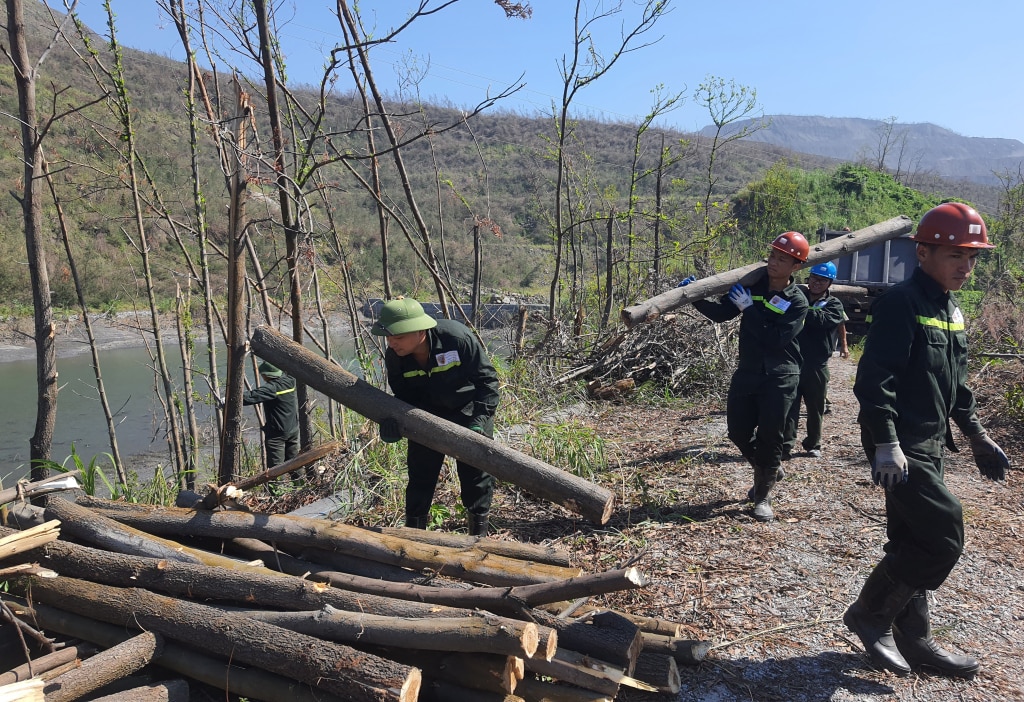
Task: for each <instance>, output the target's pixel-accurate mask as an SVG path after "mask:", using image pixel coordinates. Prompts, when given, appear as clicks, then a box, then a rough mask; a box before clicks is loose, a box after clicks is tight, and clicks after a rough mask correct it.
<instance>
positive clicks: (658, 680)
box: [633, 651, 680, 695]
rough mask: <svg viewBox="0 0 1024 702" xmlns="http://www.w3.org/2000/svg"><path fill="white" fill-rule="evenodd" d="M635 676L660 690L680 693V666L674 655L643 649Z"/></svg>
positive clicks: (672, 693) (637, 662)
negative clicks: (649, 651)
mask: <svg viewBox="0 0 1024 702" xmlns="http://www.w3.org/2000/svg"><path fill="white" fill-rule="evenodd" d="M633 677H634V678H636V679H637V680H640V681H642V682H645V683H647V684H648V685H652V686H653V687H655V688H657V690H658V692H666V693H669V694H671V695H675V694H678V693H679V684H680V683H679V667H678V666H677V665H676V660H675V658H673V657H672V656H666V655H664V654H662V653H648V652H647V651H642V652H641V653H640V656H639V657H638V658H637V660H636V668H635V669H634V671H633Z"/></svg>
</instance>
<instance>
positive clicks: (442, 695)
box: [420, 677, 526, 702]
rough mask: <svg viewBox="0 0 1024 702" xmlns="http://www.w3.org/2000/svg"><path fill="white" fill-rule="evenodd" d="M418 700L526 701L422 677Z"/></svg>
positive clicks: (423, 701)
mask: <svg viewBox="0 0 1024 702" xmlns="http://www.w3.org/2000/svg"><path fill="white" fill-rule="evenodd" d="M420 702H526V700H524V699H523V698H522V697H520V696H519V695H508V694H505V693H504V692H484V691H483V690H474V689H472V688H469V687H463V686H462V685H456V684H455V683H452V682H448V681H447V680H432V679H430V678H427V677H424V678H423V687H421V688H420Z"/></svg>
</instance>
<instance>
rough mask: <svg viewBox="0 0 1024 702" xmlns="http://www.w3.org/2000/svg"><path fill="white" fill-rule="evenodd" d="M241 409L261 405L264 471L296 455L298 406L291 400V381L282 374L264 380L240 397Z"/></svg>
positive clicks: (293, 381) (292, 398)
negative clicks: (264, 448) (264, 456)
mask: <svg viewBox="0 0 1024 702" xmlns="http://www.w3.org/2000/svg"><path fill="white" fill-rule="evenodd" d="M242 404H243V405H258V404H262V405H263V413H264V421H263V445H264V446H265V447H266V451H267V468H268V469H270V468H273V467H274V466H276V465H279V464H281V463H284V462H285V461H287V460H288V459H290V458H295V457H296V456H297V455H298V454H299V404H298V401H297V400H296V397H295V378H293V377H291V376H290V375H288V374H287V373H284V372H282V373H281V375H280V376H278V377H276V378H268V377H266V376H264V378H263V383H262V384H261V385H260V386H259V387H258V388H256V389H255V390H247V391H246V392H245V394H243V395H242Z"/></svg>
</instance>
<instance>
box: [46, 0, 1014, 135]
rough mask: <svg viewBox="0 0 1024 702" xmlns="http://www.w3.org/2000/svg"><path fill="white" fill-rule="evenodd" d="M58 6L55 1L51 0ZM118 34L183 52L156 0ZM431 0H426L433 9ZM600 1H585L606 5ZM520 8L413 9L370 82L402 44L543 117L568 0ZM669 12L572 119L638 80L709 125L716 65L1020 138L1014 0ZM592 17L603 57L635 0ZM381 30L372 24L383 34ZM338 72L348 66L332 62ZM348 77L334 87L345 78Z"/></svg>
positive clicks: (307, 50)
mask: <svg viewBox="0 0 1024 702" xmlns="http://www.w3.org/2000/svg"><path fill="white" fill-rule="evenodd" d="M49 2H50V3H51V4H55V3H56V0H49ZM111 3H112V7H113V9H114V12H115V14H116V15H117V21H118V28H119V29H118V31H119V38H120V40H121V42H122V43H124V44H125V45H128V46H132V47H135V48H140V49H145V50H148V51H154V52H157V53H161V54H165V55H170V56H176V57H178V56H180V55H181V52H180V49H179V48H178V41H177V35H176V33H175V31H174V29H173V26H171V25H170V23H169V22H168V21H167V20H166V18H165V17H163V16H162V14H161V11H160V10H159V8H158V7H157V3H156V1H155V0H111ZM438 3H439V0H430V5H431V6H436V5H438ZM358 4H359V6H360V7H361V9H362V12H363V15H364V17H365V18H367V20H368V21H372V19H373V17H376V18H377V21H378V24H379V26H380V27H382V28H383V27H386V26H388V25H391V24H394V23H396V22H399V21H401V20H402V19H404V18H405V17H406V16H408V14H409V12H411V11H412V9H414V8H415V7H416V6H417V4H418V2H416V1H414V0H360V2H359V3H358ZM614 4H615V3H613V2H610V1H609V0H604V1H601V0H586V2H584V6H586V7H590V8H601V7H604V8H608V7H610V6H612V5H614ZM532 5H533V17H532V19H529V20H519V19H506V18H505V16H504V13H503V12H502V11H501V9H500V8H499V7H498V6H496V5H494V4H493V2H492V0H460V1H459V2H457V3H456V4H455V5H453V6H452V7H449V8H446V9H445V10H443V11H441V12H439V13H438V14H437V15H435V16H431V17H426V18H422V19H420V20H418V22H417V23H415V24H414V25H412V26H411V27H410V28H409V29H408V30H406V32H404V33H403V34H401V35H399V39H398V43H397V44H396V45H394V46H383V47H380V48H378V49H375V50H374V52H373V53H372V54H371V61H372V62H373V63H372V65H373V66H374V67H375V69H374V70H375V72H376V76H377V79H378V80H379V81H380V82H381V83H382V84H383V85H384V86H387V85H391V86H392V89H393V88H394V85H395V77H396V75H397V68H398V67H399V66H400V65H402V62H403V60H404V59H407V58H409V57H412V58H414V59H415V60H416V62H417V63H419V64H420V65H425V64H426V63H427V62H429V67H430V70H429V75H428V77H427V78H426V79H425V80H424V82H423V83H422V85H421V88H420V93H421V95H422V97H423V98H425V99H427V100H430V101H446V102H450V103H451V104H453V105H455V106H457V107H471V106H473V105H475V104H476V103H477V102H479V101H480V100H482V99H483V98H484V96H485V94H486V93H487V91H488V90H490V91H491V92H492V93H496V92H498V91H500V90H501V89H503V88H504V87H505V86H507V85H508V84H510V83H513V82H515V81H516V80H517V79H518V78H519V77H520V74H523V78H522V80H523V81H525V83H526V88H525V89H523V90H522V91H520V92H519V93H517V94H516V95H515V96H513V97H512V98H510V99H509V100H507V101H505V102H503V103H502V105H503V106H504V107H506V108H508V109H512V110H515V111H517V112H520V113H524V114H531V115H532V114H535V113H544V114H548V113H549V110H550V106H551V104H552V101H553V100H554V101H556V102H557V101H560V99H561V92H562V86H561V77H560V74H559V70H558V67H559V65H560V62H561V59H562V57H563V56H564V55H566V54H568V53H569V52H570V51H571V50H572V39H573V35H574V31H573V9H574V7H575V2H573V1H572V0H532ZM670 5H671V7H672V8H673V9H672V11H671V12H670V13H669V14H668V15H667V16H666V17H665V18H663V19H662V20H661V21H660V22H659V23H658V24H657V25H656V27H655V29H654V30H652V31H651V32H649V33H648V34H647V35H645V38H646V39H647V40H650V41H653V40H655V39H658V38H659V37H661V40H660V41H659V42H658V43H657V44H655V45H653V46H649V47H646V48H644V49H641V50H639V51H637V52H634V53H631V54H627V55H625V56H623V57H622V58H621V59H620V60H619V62H618V63H616V64H615V65H614V66H613V67H612V68H611V70H610V71H609V73H608V74H607V75H605V76H604V77H603V78H602V79H600V80H598V81H596V82H595V83H594V84H593V85H591V86H588V87H587V88H585V89H583V90H582V91H580V92H579V93H578V94H577V97H576V99H575V100H574V103H573V104H574V105H575V109H576V110H577V111H578V113H577V114H579V115H580V116H594V117H603V118H605V119H609V120H628V121H635V120H638V119H639V118H641V117H642V116H643V115H644V114H646V113H647V112H648V111H649V108H650V106H651V104H652V96H651V90H652V89H653V88H654V87H655V86H657V85H659V84H661V85H663V86H664V93H667V94H673V93H678V92H682V93H684V95H685V97H686V100H685V102H684V104H683V106H682V107H681V108H679V109H677V110H676V111H675V112H673V113H672V114H671V115H669V116H667V117H666V119H665V120H663V124H669V125H672V126H676V127H678V128H681V129H685V130H696V129H699V128H701V127H703V126H705V125H707V124H709V123H710V121H711V120H710V118H709V116H708V114H707V112H706V108H704V107H702V106H700V105H697V104H694V103H693V101H692V100H690V97H691V96H692V94H693V91H694V89H695V88H696V87H697V85H698V84H699V83H701V82H702V81H704V80H705V78H706V76H708V75H714V76H718V77H721V78H724V79H726V80H732V81H735V82H736V83H737V84H739V85H743V86H747V87H750V88H753V89H755V90H756V91H757V100H758V104H759V107H760V110H761V111H763V112H764V114H766V115H772V114H789V115H822V116H826V117H863V118H868V119H881V120H884V119H889V118H890V117H895V118H896V119H897V121H898V122H901V123H917V122H931V123H933V124H936V125H938V126H940V127H945V128H947V129H950V130H952V131H954V132H956V133H958V134H961V135H964V136H974V137H1002V138H1010V139H1018V140H1021V141H1024V88H1022V87H1021V68H1022V66H1021V57H1020V46H1021V36H1020V32H1021V27H1024V2H1021V1H1020V0H974V1H973V2H967V3H964V2H952V0H927V1H926V0H861V1H860V2H828V1H827V0H825V1H823V0H813V1H811V0H779V1H776V2H753V1H751V2H742V1H741V2H736V1H735V0H734V1H733V2H708V1H707V0H702V1H700V2H694V1H693V0H670ZM334 6H335V4H334V2H333V1H331V0H285V2H284V3H282V4H281V5H280V9H279V12H278V17H279V21H280V18H285V17H293V19H291V21H290V22H289V23H288V24H287V25H286V26H285V27H284V29H283V30H282V33H281V35H280V37H279V38H280V41H281V44H282V47H283V49H284V51H285V53H286V56H287V58H288V72H289V78H290V81H291V82H292V83H293V84H296V83H310V82H318V78H319V75H320V69H321V66H322V64H323V59H322V56H323V54H324V52H325V51H326V49H327V48H330V47H331V46H333V45H334V44H335V43H336V42H337V43H340V36H341V33H340V31H339V30H338V29H337V27H338V23H337V19H336V18H335V17H334V15H333V8H334ZM622 7H623V12H622V13H621V14H620V15H617V16H616V18H615V19H612V20H611V21H606V22H604V23H603V24H600V25H597V32H595V36H596V38H597V39H598V46H599V49H600V50H602V51H603V52H605V53H606V55H610V54H611V52H612V51H613V48H614V47H615V46H617V40H618V36H619V29H620V24H626V25H629V26H630V27H632V26H633V24H635V21H636V18H637V17H639V7H638V5H637V4H636V2H635V0H622ZM79 13H80V15H81V16H82V18H83V19H84V20H85V22H86V23H87V24H88V25H89V26H90V27H92V28H93V29H94V30H96V31H98V32H100V33H105V32H106V15H105V13H104V11H103V6H102V2H101V0H80V2H79ZM381 33H382V32H381ZM343 77H347V74H345V75H343ZM345 89H347V86H345Z"/></svg>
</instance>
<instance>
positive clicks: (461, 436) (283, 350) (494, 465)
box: [250, 326, 615, 524]
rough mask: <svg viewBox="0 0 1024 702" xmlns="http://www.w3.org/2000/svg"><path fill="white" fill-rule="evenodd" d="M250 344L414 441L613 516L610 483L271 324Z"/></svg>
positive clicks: (586, 510) (601, 519)
mask: <svg viewBox="0 0 1024 702" xmlns="http://www.w3.org/2000/svg"><path fill="white" fill-rule="evenodd" d="M250 345H251V346H252V349H253V351H254V352H255V353H257V354H259V356H261V357H262V358H265V359H267V360H268V361H270V362H271V363H273V364H274V365H276V366H277V367H278V368H281V369H283V370H285V371H286V372H288V373H289V374H290V375H292V376H293V377H295V379H296V380H297V381H299V382H300V383H304V384H306V385H308V386H309V387H312V388H315V389H316V390H319V391H320V392H322V393H323V394H325V395H327V396H328V397H330V398H331V399H332V400H336V401H338V402H340V403H341V404H343V405H345V406H346V407H350V408H351V409H353V410H355V411H356V412H358V413H359V414H361V415H363V416H364V417H366V418H368V419H371V420H373V421H375V422H379V421H381V420H383V419H387V418H389V417H391V418H394V419H395V420H396V421H397V422H398V428H399V431H400V432H401V434H402V436H404V437H407V438H408V439H410V440H412V441H415V442H416V443H419V444H422V445H424V446H428V447H430V448H432V449H434V450H435V451H440V452H441V453H444V454H446V455H449V456H453V457H454V458H457V459H459V460H461V461H465V462H466V463H469V464H470V465H473V466H476V467H477V468H479V469H481V470H483V471H486V472H487V473H489V474H491V475H493V476H494V477H495V478H497V479H498V480H504V481H506V482H509V483H512V484H513V485H518V486H519V487H521V488H523V489H524V490H526V491H528V492H530V493H532V494H533V495H535V496H537V497H538V498H541V499H545V500H548V501H550V502H553V503H555V504H558V505H561V506H562V507H565V508H566V509H568V510H569V511H571V512H573V513H575V514H579V515H580V516H582V517H583V518H585V519H587V520H589V521H591V522H593V523H595V524H606V523H607V522H608V520H609V519H610V518H611V515H612V507H613V504H614V501H615V495H614V494H613V493H612V492H611V490H608V489H607V488H604V487H602V486H599V485H595V484H593V483H591V482H589V481H587V480H584V479H583V478H580V477H578V476H576V475H573V474H572V473H569V472H567V471H564V470H560V469H558V468H556V467H554V466H552V465H549V464H547V463H544V462H543V461H540V460H538V459H536V458H533V457H532V456H527V455H526V454H524V453H520V452H519V451H516V450H515V449H513V448H510V447H508V446H504V445H502V444H501V443H499V442H498V441H493V440H491V439H487V438H484V437H483V436H480V435H479V434H477V433H476V432H473V431H470V430H469V429H466V428H465V427H461V426H459V425H458V424H454V423H452V422H448V421H446V420H444V419H441V418H440V417H436V416H434V415H432V414H430V413H429V412H425V411H424V410H421V409H417V408H415V407H413V406H412V405H410V404H408V403H406V402H403V401H401V400H399V399H398V398H396V397H394V396H393V395H389V394H387V393H386V392H383V391H381V390H378V389H377V388H375V387H373V386H372V385H370V384H369V383H367V382H366V381H364V380H361V379H360V378H357V377H356V376H355V375H353V374H352V373H349V372H348V371H346V370H345V369H344V368H342V367H341V366H339V365H337V364H336V363H331V362H330V361H328V360H326V359H324V358H321V357H320V356H318V355H316V354H315V353H313V352H312V351H310V350H309V349H306V348H305V347H303V346H302V345H301V344H298V343H296V342H295V341H293V340H292V339H289V338H288V337H287V336H285V335H284V334H281V333H279V332H276V331H274V330H273V329H271V328H269V327H266V326H260V327H257V328H256V330H255V331H254V332H253V334H252V339H251V340H250Z"/></svg>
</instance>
